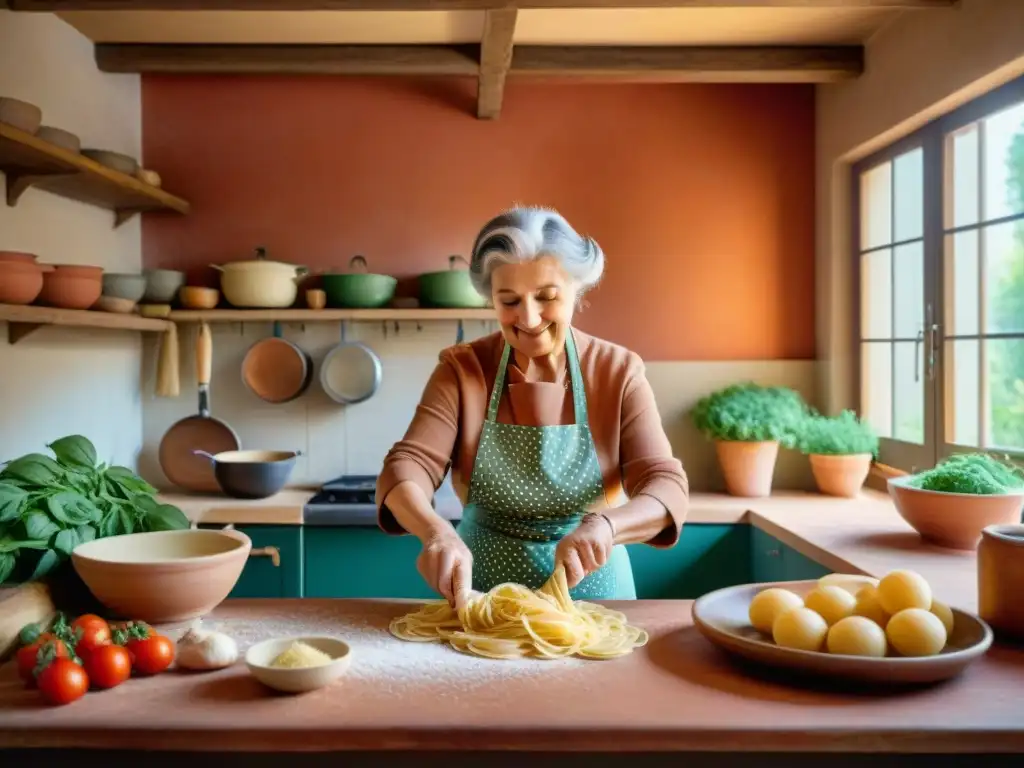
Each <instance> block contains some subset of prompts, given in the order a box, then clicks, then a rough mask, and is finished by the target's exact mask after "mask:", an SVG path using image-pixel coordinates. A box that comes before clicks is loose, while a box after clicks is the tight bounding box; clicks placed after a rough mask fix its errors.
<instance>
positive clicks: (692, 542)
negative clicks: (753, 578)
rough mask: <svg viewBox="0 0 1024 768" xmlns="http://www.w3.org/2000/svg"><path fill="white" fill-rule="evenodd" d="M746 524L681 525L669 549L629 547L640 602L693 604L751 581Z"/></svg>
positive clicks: (639, 545)
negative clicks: (717, 590)
mask: <svg viewBox="0 0 1024 768" xmlns="http://www.w3.org/2000/svg"><path fill="white" fill-rule="evenodd" d="M747 527H748V526H746V525H704V524H695V523H691V524H688V525H684V526H683V530H682V534H681V535H680V537H679V541H678V542H677V543H676V545H675V546H674V547H672V548H671V549H657V548H655V547H651V546H649V545H647V544H630V545H627V549H628V550H629V559H630V562H631V563H632V565H633V580H634V581H635V582H636V596H637V598H638V599H640V600H694V599H696V598H698V597H700V596H701V595H704V594H706V593H708V592H712V591H714V590H716V589H721V588H723V587H731V586H734V585H736V584H744V583H746V582H748V581H750V557H749V553H748V539H747V530H746V529H747Z"/></svg>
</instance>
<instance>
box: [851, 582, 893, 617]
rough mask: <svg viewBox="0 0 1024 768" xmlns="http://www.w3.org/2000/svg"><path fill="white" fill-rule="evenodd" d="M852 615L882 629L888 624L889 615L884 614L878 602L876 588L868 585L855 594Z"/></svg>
mask: <svg viewBox="0 0 1024 768" xmlns="http://www.w3.org/2000/svg"><path fill="white" fill-rule="evenodd" d="M853 615H854V616H863V617H864V618H865V619H871V621H873V622H875V624H877V625H878V626H880V627H882V628H885V625H886V624H888V623H889V614H888V613H886V612H885V609H884V608H883V607H882V604H881V603H880V602H879V600H878V588H877V587H873V586H871V585H870V584H868V585H867V586H865V587H861V589H860V591H859V592H857V603H856V605H854V607H853Z"/></svg>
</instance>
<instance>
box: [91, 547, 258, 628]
mask: <svg viewBox="0 0 1024 768" xmlns="http://www.w3.org/2000/svg"><path fill="white" fill-rule="evenodd" d="M251 549H252V541H251V540H250V539H249V537H248V536H246V535H245V534H244V533H240V532H239V531H234V530H224V531H206V530H199V529H194V530H183V531H156V532H152V533H132V534H127V535H124V536H111V537H109V538H105V539H95V540H93V541H90V542H87V543H85V544H80V545H79V546H77V547H75V550H74V552H72V553H71V561H72V563H73V564H74V567H75V571H77V572H78V575H79V576H80V577H81V578H82V581H84V582H85V584H86V586H87V587H88V588H89V590H90V591H91V592H92V593H93V595H95V597H96V599H97V600H99V601H100V602H101V603H103V605H105V606H106V607H107V608H109V609H110V610H111V611H115V612H116V613H117V614H118V615H119V616H121V617H123V618H126V619H138V620H141V621H146V622H149V623H152V624H159V623H166V622H175V621H186V620H189V619H194V618H197V617H199V616H203V615H204V614H207V613H209V612H210V611H211V610H213V609H214V608H215V607H216V606H218V605H219V604H220V603H221V602H223V601H224V599H225V598H227V596H228V595H229V594H230V593H231V590H232V589H234V587H235V584H236V583H237V582H238V579H239V577H240V576H241V575H242V569H243V568H244V567H245V564H246V562H247V560H248V559H249V551H250V550H251Z"/></svg>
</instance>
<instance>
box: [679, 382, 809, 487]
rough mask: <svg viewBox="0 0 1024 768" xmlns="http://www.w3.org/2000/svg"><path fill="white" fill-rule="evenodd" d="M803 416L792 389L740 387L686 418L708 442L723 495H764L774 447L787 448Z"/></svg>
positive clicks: (705, 401) (715, 395)
mask: <svg viewBox="0 0 1024 768" xmlns="http://www.w3.org/2000/svg"><path fill="white" fill-rule="evenodd" d="M806 414H807V404H806V403H805V402H804V399H803V398H802V397H801V396H800V394H799V393H798V392H796V391H795V390H793V389H790V388H788V387H768V386H763V385H760V384H756V383H754V382H741V383H738V384H732V385H729V386H727V387H724V388H722V389H720V390H717V391H715V392H712V393H711V394H709V395H707V396H705V397H702V398H701V399H700V400H699V401H698V402H697V404H696V405H695V406H694V407H693V409H692V410H691V411H690V418H691V419H692V420H693V424H694V426H696V427H697V429H698V430H700V432H701V433H702V434H703V435H704V436H705V437H707V438H708V439H709V440H712V441H714V443H715V451H716V453H717V455H718V461H719V464H720V465H721V467H722V474H723V475H724V478H725V485H726V489H727V490H728V491H729V493H731V494H733V495H734V496H767V495H769V494H770V493H771V485H772V475H773V473H774V470H775V462H776V459H777V458H778V452H779V446H780V445H781V446H784V447H787V448H790V447H792V446H793V444H794V442H795V440H796V437H797V435H798V434H799V428H800V425H801V423H802V422H803V420H804V418H805V416H806Z"/></svg>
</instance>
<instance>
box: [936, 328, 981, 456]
mask: <svg viewBox="0 0 1024 768" xmlns="http://www.w3.org/2000/svg"><path fill="white" fill-rule="evenodd" d="M978 349H979V343H978V342H977V341H976V340H974V339H969V340H964V341H947V342H946V354H945V358H944V360H943V363H944V366H945V377H946V392H945V399H946V407H947V409H948V410H947V419H946V433H947V434H946V442H947V443H955V444H957V445H969V446H977V445H981V441H980V440H979V438H980V437H981V435H980V429H981V425H980V423H979V421H980V417H981V410H980V398H981V367H980V366H981V361H980V360H979V358H978Z"/></svg>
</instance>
